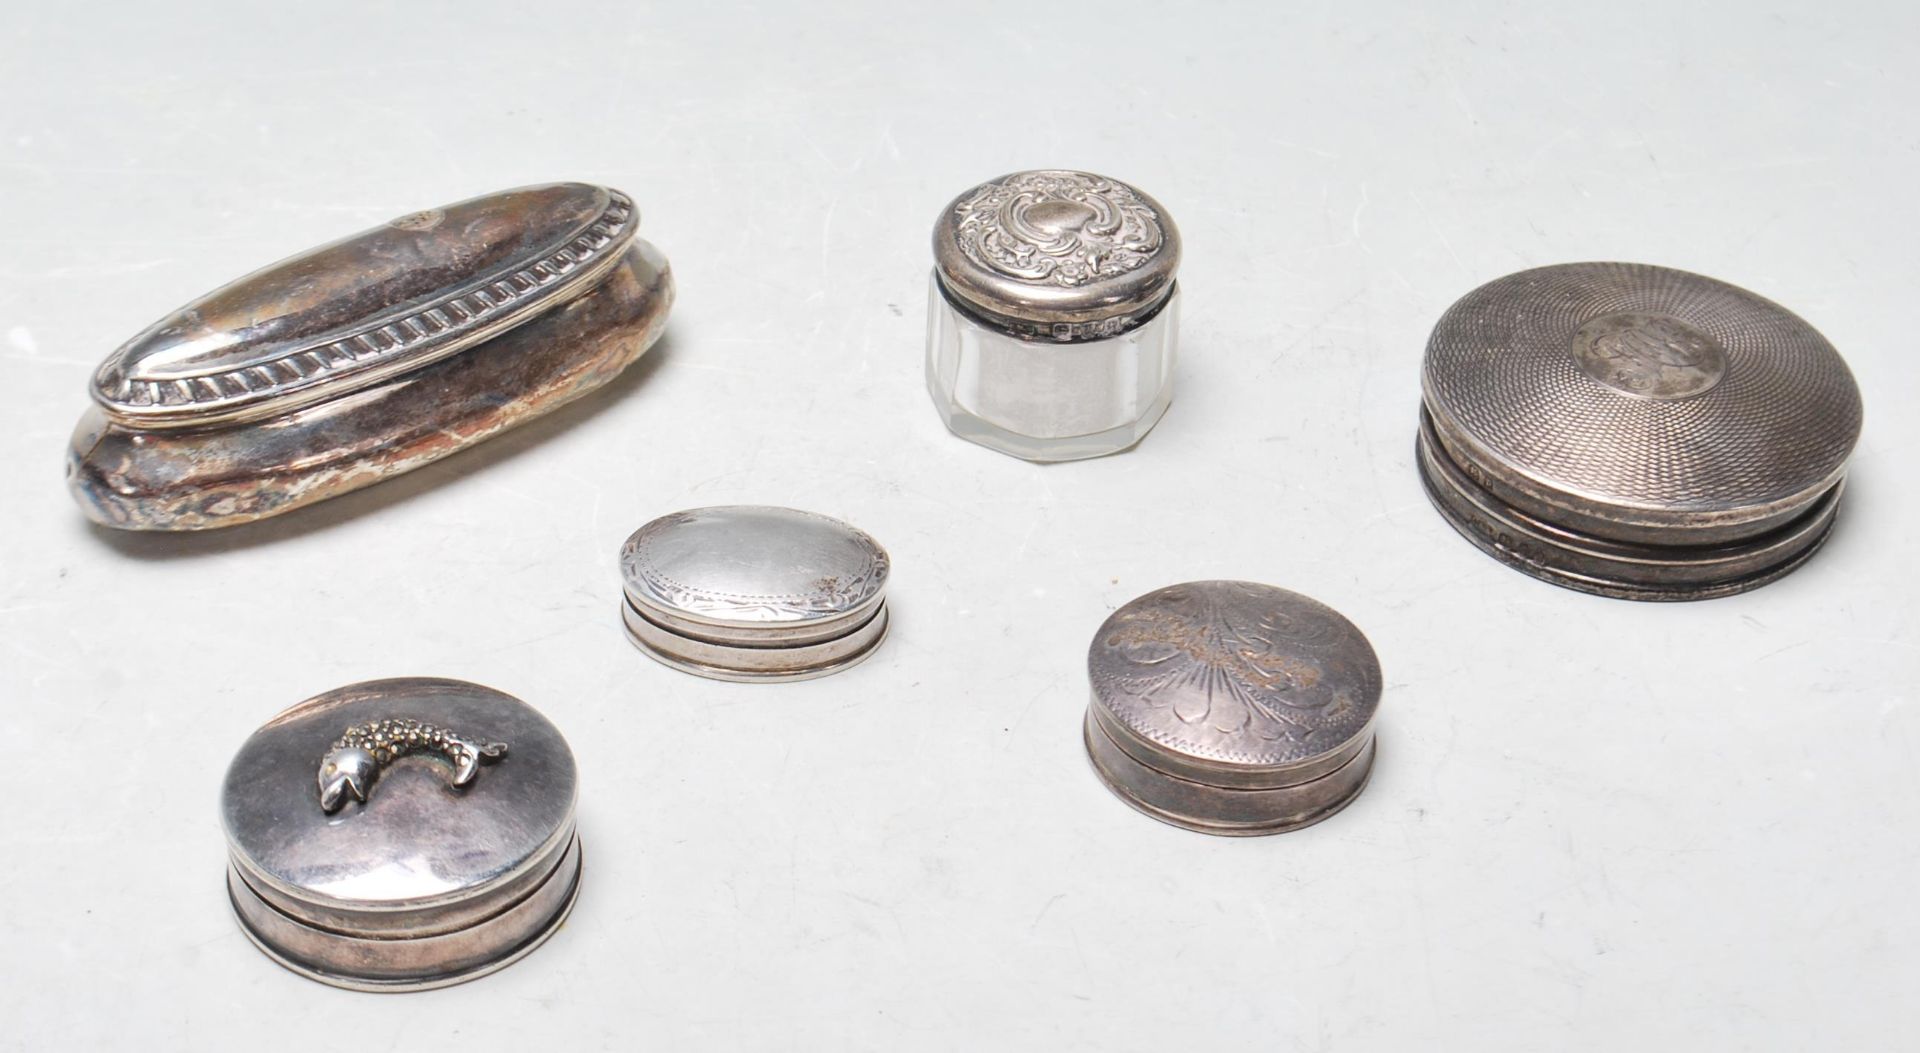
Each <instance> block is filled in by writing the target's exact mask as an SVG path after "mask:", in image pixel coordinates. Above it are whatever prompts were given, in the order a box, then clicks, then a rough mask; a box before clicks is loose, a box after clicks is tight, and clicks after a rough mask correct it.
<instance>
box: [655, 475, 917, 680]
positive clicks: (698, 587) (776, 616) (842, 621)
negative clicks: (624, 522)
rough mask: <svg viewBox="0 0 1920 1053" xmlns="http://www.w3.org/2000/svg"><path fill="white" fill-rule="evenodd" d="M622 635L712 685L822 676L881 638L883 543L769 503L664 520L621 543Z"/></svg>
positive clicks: (853, 661) (869, 650) (855, 659)
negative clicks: (718, 682) (623, 601)
mask: <svg viewBox="0 0 1920 1053" xmlns="http://www.w3.org/2000/svg"><path fill="white" fill-rule="evenodd" d="M620 570H621V576H622V578H623V580H624V584H625V589H624V591H625V595H626V602H625V603H623V604H622V605H621V607H622V617H623V618H624V619H625V624H626V629H627V635H628V637H629V638H630V639H631V640H632V641H633V643H634V645H635V646H637V647H639V648H640V650H642V651H643V652H645V653H646V654H648V655H649V656H651V657H653V658H655V659H657V660H658V661H660V662H662V663H664V664H666V665H668V666H671V667H673V668H675V669H679V670H681V671H683V672H688V673H693V674H695V675H698V676H704V677H708V678H711V679H715V680H734V681H783V680H810V679H813V678H815V677H822V676H827V675H829V674H832V673H837V672H840V671H841V670H844V669H847V668H850V667H852V666H854V665H857V664H859V663H860V662H863V661H865V660H866V659H867V658H868V657H869V656H870V655H872V654H873V652H874V650H875V649H876V648H878V647H879V646H880V643H881V641H882V640H884V639H885V638H886V635H887V626H888V623H889V619H890V616H889V614H888V611H887V603H886V588H887V578H888V576H889V574H890V573H891V570H892V563H891V561H890V560H889V559H888V557H887V551H886V549H883V548H881V547H880V543H879V542H877V541H875V540H874V539H873V538H872V537H871V536H869V535H868V534H867V533H866V532H865V531H862V530H859V529H857V528H855V527H853V526H850V525H848V524H846V523H843V522H841V521H840V520H838V519H832V518H830V517H827V516H823V515H816V514H815V513H812V512H802V511H798V510H796V509H792V508H776V507H772V506H765V505H725V506H720V507H715V508H696V509H692V510H689V511H685V512H675V513H672V514H671V515H665V516H661V517H660V518H659V519H656V520H654V521H652V522H650V523H648V524H647V525H645V526H643V527H641V528H640V529H639V530H636V531H634V533H633V536H631V537H629V538H628V539H627V542H626V544H625V545H624V546H622V548H621V550H620Z"/></svg>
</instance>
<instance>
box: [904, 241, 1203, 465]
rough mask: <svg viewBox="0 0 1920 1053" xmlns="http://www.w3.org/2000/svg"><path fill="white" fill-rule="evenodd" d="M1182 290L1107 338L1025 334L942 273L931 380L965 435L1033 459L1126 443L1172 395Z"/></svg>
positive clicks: (932, 288)
mask: <svg viewBox="0 0 1920 1053" xmlns="http://www.w3.org/2000/svg"><path fill="white" fill-rule="evenodd" d="M1179 322H1180V290H1179V289H1178V288H1175V289H1174V290H1173V291H1172V293H1170V294H1169V295H1168V298H1167V302H1166V303H1165V304H1164V305H1162V306H1161V308H1160V310H1159V311H1158V312H1157V313H1155V314H1154V316H1153V317H1152V318H1151V319H1149V320H1147V321H1146V322H1145V323H1143V324H1141V325H1138V326H1135V327H1133V328H1132V329H1129V330H1127V331H1125V332H1123V333H1120V334H1119V335H1117V336H1111V337H1107V338H1105V339H1099V340H1079V341H1073V342H1060V343H1055V342H1052V341H1047V340H1034V339H1023V338H1021V337H1018V336H1015V335H1013V334H1011V333H1008V332H1006V331H1005V330H1002V329H998V328H994V327H992V326H989V325H986V324H984V323H982V322H979V321H977V320H975V319H974V318H973V317H971V316H969V315H967V314H963V313H962V312H961V311H960V309H959V308H957V307H955V306H954V305H953V303H952V302H951V301H949V300H948V299H947V297H946V295H945V294H944V293H943V292H942V291H941V289H940V280H939V278H938V276H935V277H934V278H933V279H932V280H931V281H930V282H929V285H928V294H927V389H928V391H929V392H930V393H931V394H932V396H933V402H934V405H935V406H936V407H938V408H939V410H940V416H941V418H942V419H943V420H945V421H946V423H947V427H948V428H949V429H950V430H951V431H952V432H953V433H954V434H955V435H958V436H960V437H961V438H963V439H968V440H970V441H973V442H977V443H979V444H980V445H982V446H985V447H988V448H990V449H994V450H999V451H1000V452H1001V453H1006V454H1011V455H1013V456H1015V457H1020V458H1023V459H1025V460H1029V461H1073V460H1080V459H1083V458H1087V457H1100V456H1104V455H1106V454H1109V453H1117V452H1119V451H1121V450H1124V449H1127V448H1128V447H1131V446H1133V445H1134V444H1135V443H1137V442H1139V441H1140V440H1141V439H1142V438H1145V437H1146V434H1147V432H1149V431H1152V430H1153V426H1154V425H1155V424H1157V423H1159V421H1160V415H1161V414H1163V413H1165V412H1166V409H1167V404H1168V403H1169V402H1171V401H1172V399H1173V366H1174V356H1175V345H1176V343H1177V339H1176V337H1177V334H1178V332H1179Z"/></svg>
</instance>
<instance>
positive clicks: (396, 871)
mask: <svg viewBox="0 0 1920 1053" xmlns="http://www.w3.org/2000/svg"><path fill="white" fill-rule="evenodd" d="M577 782H578V780H577V777H576V774H575V771H574V761H573V753H572V751H571V750H569V749H568V748H567V743H566V740H565V739H563V738H562V737H561V735H560V732H559V731H558V729H556V728H555V727H554V726H553V725H552V724H551V723H549V722H548V721H547V719H546V718H545V717H543V716H541V715H540V714H539V713H538V712H536V711H535V710H534V709H533V708H532V707H530V706H528V705H527V704H526V703H524V702H521V701H520V700H519V699H516V698H514V697H512V696H510V695H506V694H503V693H501V692H499V691H495V690H493V689H491V688H486V687H481V686H480V685H478V684H469V683H463V682H461V681H458V680H440V679H431V678H406V679H397V680H374V681H368V682H365V683H359V684H350V685H348V686H346V687H342V688H338V689H336V690H333V691H329V692H327V693H325V694H323V695H319V696H317V697H314V698H310V699H308V700H307V701H305V702H302V703H300V704H299V705H297V706H294V707H293V708H291V709H289V710H287V711H285V712H284V713H281V714H280V715H279V716H277V717H275V718H273V719H272V720H271V721H269V722H267V724H266V725H265V726H264V727H262V728H260V729H259V730H258V731H256V732H254V733H253V735H252V737H250V738H249V739H247V741H246V742H245V743H244V744H243V745H242V746H241V747H240V750H239V752H238V754H236V755H235V757H234V758H233V763H232V765H231V766H230V767H229V768H228V769H227V776H226V783H225V788H224V790H223V791H222V795H221V818H222V819H223V820H224V824H225V827H226V834H227V845H228V850H229V854H230V866H229V867H228V872H227V888H228V892H229V894H230V896H231V900H232V904H233V909H234V913H235V914H236V915H237V916H238V918H239V920H240V925H241V927H242V929H244V930H245V931H246V934H247V936H248V937H249V938H250V939H252V940H253V942H254V943H255V944H256V945H257V946H259V948H260V949H261V950H263V951H265V952H266V953H267V954H268V955H269V956H270V957H272V958H273V959H274V960H275V961H277V962H279V963H280V964H282V965H284V966H286V967H287V968H289V969H291V970H293V971H294V972H296V973H300V974H301V975H303V976H307V977H310V978H312V979H315V980H319V981H321V982H323V983H328V984H332V985H334V986H336V987H346V988H353V989H357V990H370V991H405V990H421V989H425V988H432V987H444V986H447V985H449V984H455V983H460V982H462V981H465V980H470V979H473V978H475V977H478V976H483V975H485V974H487V973H490V972H493V971H494V970H496V969H500V968H503V967H505V966H506V965H508V964H510V963H512V962H514V961H517V960H519V959H520V958H521V957H523V956H524V955H526V954H528V953H529V952H531V951H532V950H533V949H534V948H536V947H538V946H539V945H540V944H541V943H543V942H544V941H545V940H546V939H547V937H548V936H550V935H551V934H552V933H553V931H554V930H555V929H556V928H558V927H559V926H560V923H561V922H562V921H564V920H565V919H566V917H567V914H568V912H569V911H571V910H572V908H573V903H574V899H575V897H576V896H577V895H578V894H579V888H580V860H581V857H580V842H579V838H578V837H577V836H575V833H574V800H575V796H576V792H577V789H576V788H577Z"/></svg>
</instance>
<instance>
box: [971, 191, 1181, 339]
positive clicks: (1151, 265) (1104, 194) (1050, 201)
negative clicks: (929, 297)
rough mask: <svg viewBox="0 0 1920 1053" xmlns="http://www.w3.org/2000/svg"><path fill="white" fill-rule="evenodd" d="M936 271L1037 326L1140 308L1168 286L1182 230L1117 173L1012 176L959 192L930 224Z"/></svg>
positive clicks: (992, 308)
mask: <svg viewBox="0 0 1920 1053" xmlns="http://www.w3.org/2000/svg"><path fill="white" fill-rule="evenodd" d="M933 263H934V270H935V272H936V273H937V274H938V275H939V276H940V281H941V284H942V285H943V286H944V287H945V288H946V289H947V290H948V291H949V292H951V293H952V294H953V295H955V296H957V297H959V298H960V299H961V300H964V301H966V302H967V303H969V304H971V305H972V306H974V307H975V308H977V309H979V310H981V311H984V312H985V313H987V314H989V315H1001V316H1007V317H1011V318H1016V319H1020V320H1022V321H1025V322H1031V323H1036V324H1039V325H1051V324H1055V323H1074V322H1092V321H1099V320H1101V319H1105V318H1112V317H1115V316H1117V315H1128V314H1136V313H1139V312H1143V311H1145V310H1147V309H1149V308H1151V307H1153V306H1154V305H1156V304H1157V303H1159V302H1160V300H1162V299H1163V298H1164V297H1165V296H1166V295H1167V294H1168V293H1169V292H1170V291H1171V290H1172V288H1173V282H1174V276H1175V272H1177V271H1178V270H1179V268H1180V231H1179V229H1178V228H1176V227H1175V226H1174V225H1173V219H1172V217H1170V216H1168V215H1167V213H1166V210H1165V209H1163V208H1161V206H1160V203H1159V202H1157V201H1155V200H1154V199H1153V198H1151V197H1149V196H1147V195H1146V194H1145V193H1144V192H1142V191H1140V190H1138V189H1136V188H1134V187H1132V186H1129V185H1127V184H1126V183H1122V182H1120V181H1119V180H1117V179H1109V178H1107V177H1106V176H1100V175H1094V174H1092V173H1090V172H1075V171H1068V170H1063V169H1046V170H1040V171H1032V172H1015V173H1013V174H1011V175H1004V176H1001V177H1000V178H998V179H992V180H988V181H987V182H985V183H982V184H980V185H979V186H976V187H974V188H973V189H971V190H968V191H967V192H966V193H964V194H961V195H960V196H959V197H957V198H955V199H954V200H953V201H952V203H950V204H949V205H948V206H947V207H946V209H945V210H943V211H942V212H941V213H940V218H939V220H938V221H936V222H935V223H934V228H933Z"/></svg>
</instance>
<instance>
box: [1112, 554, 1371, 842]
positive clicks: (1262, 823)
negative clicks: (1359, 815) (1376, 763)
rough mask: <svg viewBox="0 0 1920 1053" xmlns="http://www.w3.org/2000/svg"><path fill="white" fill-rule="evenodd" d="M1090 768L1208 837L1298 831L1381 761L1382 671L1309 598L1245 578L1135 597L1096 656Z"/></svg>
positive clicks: (1350, 794) (1334, 617)
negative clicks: (1377, 726) (1377, 756)
mask: <svg viewBox="0 0 1920 1053" xmlns="http://www.w3.org/2000/svg"><path fill="white" fill-rule="evenodd" d="M1087 674H1088V678H1089V680H1090V681H1091V684H1092V689H1093V698H1092V701H1091V702H1090V703H1089V704H1088V706H1087V716H1086V722H1085V729H1084V731H1085V738H1086V746H1087V753H1088V756H1089V757H1091V758H1092V761H1093V767H1094V771H1095V773H1097V774H1098V775H1099V776H1100V778H1101V780H1102V781H1103V782H1105V783H1106V784H1107V786H1108V788H1109V789H1111V790H1112V791H1113V792H1114V793H1115V794H1116V795H1118V796H1119V797H1120V798H1121V799H1122V800H1124V801H1126V802H1127V803H1128V804H1130V805H1132V806H1134V807H1135V808H1137V809H1139V810H1140V811H1142V812H1145V813H1146V814H1148V815H1151V816H1153V817H1154V818H1156V819H1160V820H1162V821H1164V822H1168V823H1171V824H1173V825H1175V826H1180V827H1185V828H1186V829H1189V830H1197V831H1199V832H1201V833H1208V834H1226V835H1239V836H1245V835H1253V834H1273V833H1280V832H1282V831H1286V830H1294V829H1298V828H1300V827H1303V826H1308V825H1310V824H1313V823H1316V822H1319V821H1320V820H1322V819H1324V818H1326V817H1327V816H1329V815H1332V814H1333V813H1335V812H1337V811H1339V810H1340V809H1341V808H1344V807H1346V805H1347V804H1348V803H1350V802H1351V801H1352V800H1353V798H1354V797H1355V796H1357V795H1358V794H1359V793H1360V791H1361V789H1363V788H1364V787H1365V786H1366V782H1367V777H1368V775H1369V774H1370V773H1371V771H1372V768H1373V756H1374V745H1373V738H1374V735H1373V726H1374V715H1375V713H1376V711H1377V710H1378V709H1379V705H1380V691H1381V677H1380V662H1379V659H1377V658H1376V657H1375V656H1374V653H1373V647H1372V646H1371V645H1370V644H1368V643H1367V638H1366V637H1365V636H1364V635H1362V634H1361V632H1360V630H1359V629H1357V628H1355V627H1354V625H1353V623H1352V622H1349V621H1348V620H1347V619H1346V618H1344V617H1342V616H1341V615H1340V613H1339V612H1337V611H1335V610H1333V609H1332V608H1329V607H1327V606H1326V605H1325V604H1322V603H1320V602H1318V601H1316V600H1313V599H1310V598H1308V597H1306V596H1302V595H1300V594H1299V593H1296V592H1289V591H1287V590H1286V589H1281V588H1275V587H1274V586H1271V585H1260V584H1255V583H1253V582H1245V581H1194V582H1187V583H1186V584H1182V585H1170V586H1168V587H1166V588H1164V589H1159V590H1157V591H1154V592H1150V593H1147V594H1146V595H1145V596H1141V597H1139V598H1137V599H1135V600H1133V601H1131V602H1129V603H1127V604H1126V605H1125V606H1123V607H1121V608H1120V609H1119V610H1117V611H1115V612H1113V614H1112V615H1111V616H1110V617H1108V618H1107V620H1106V622H1105V623H1104V624H1103V625H1101V626H1100V631H1099V632H1098V633H1096V634H1095V635H1094V638H1093V644H1092V646H1091V647H1089V648H1088V650H1087Z"/></svg>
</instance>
